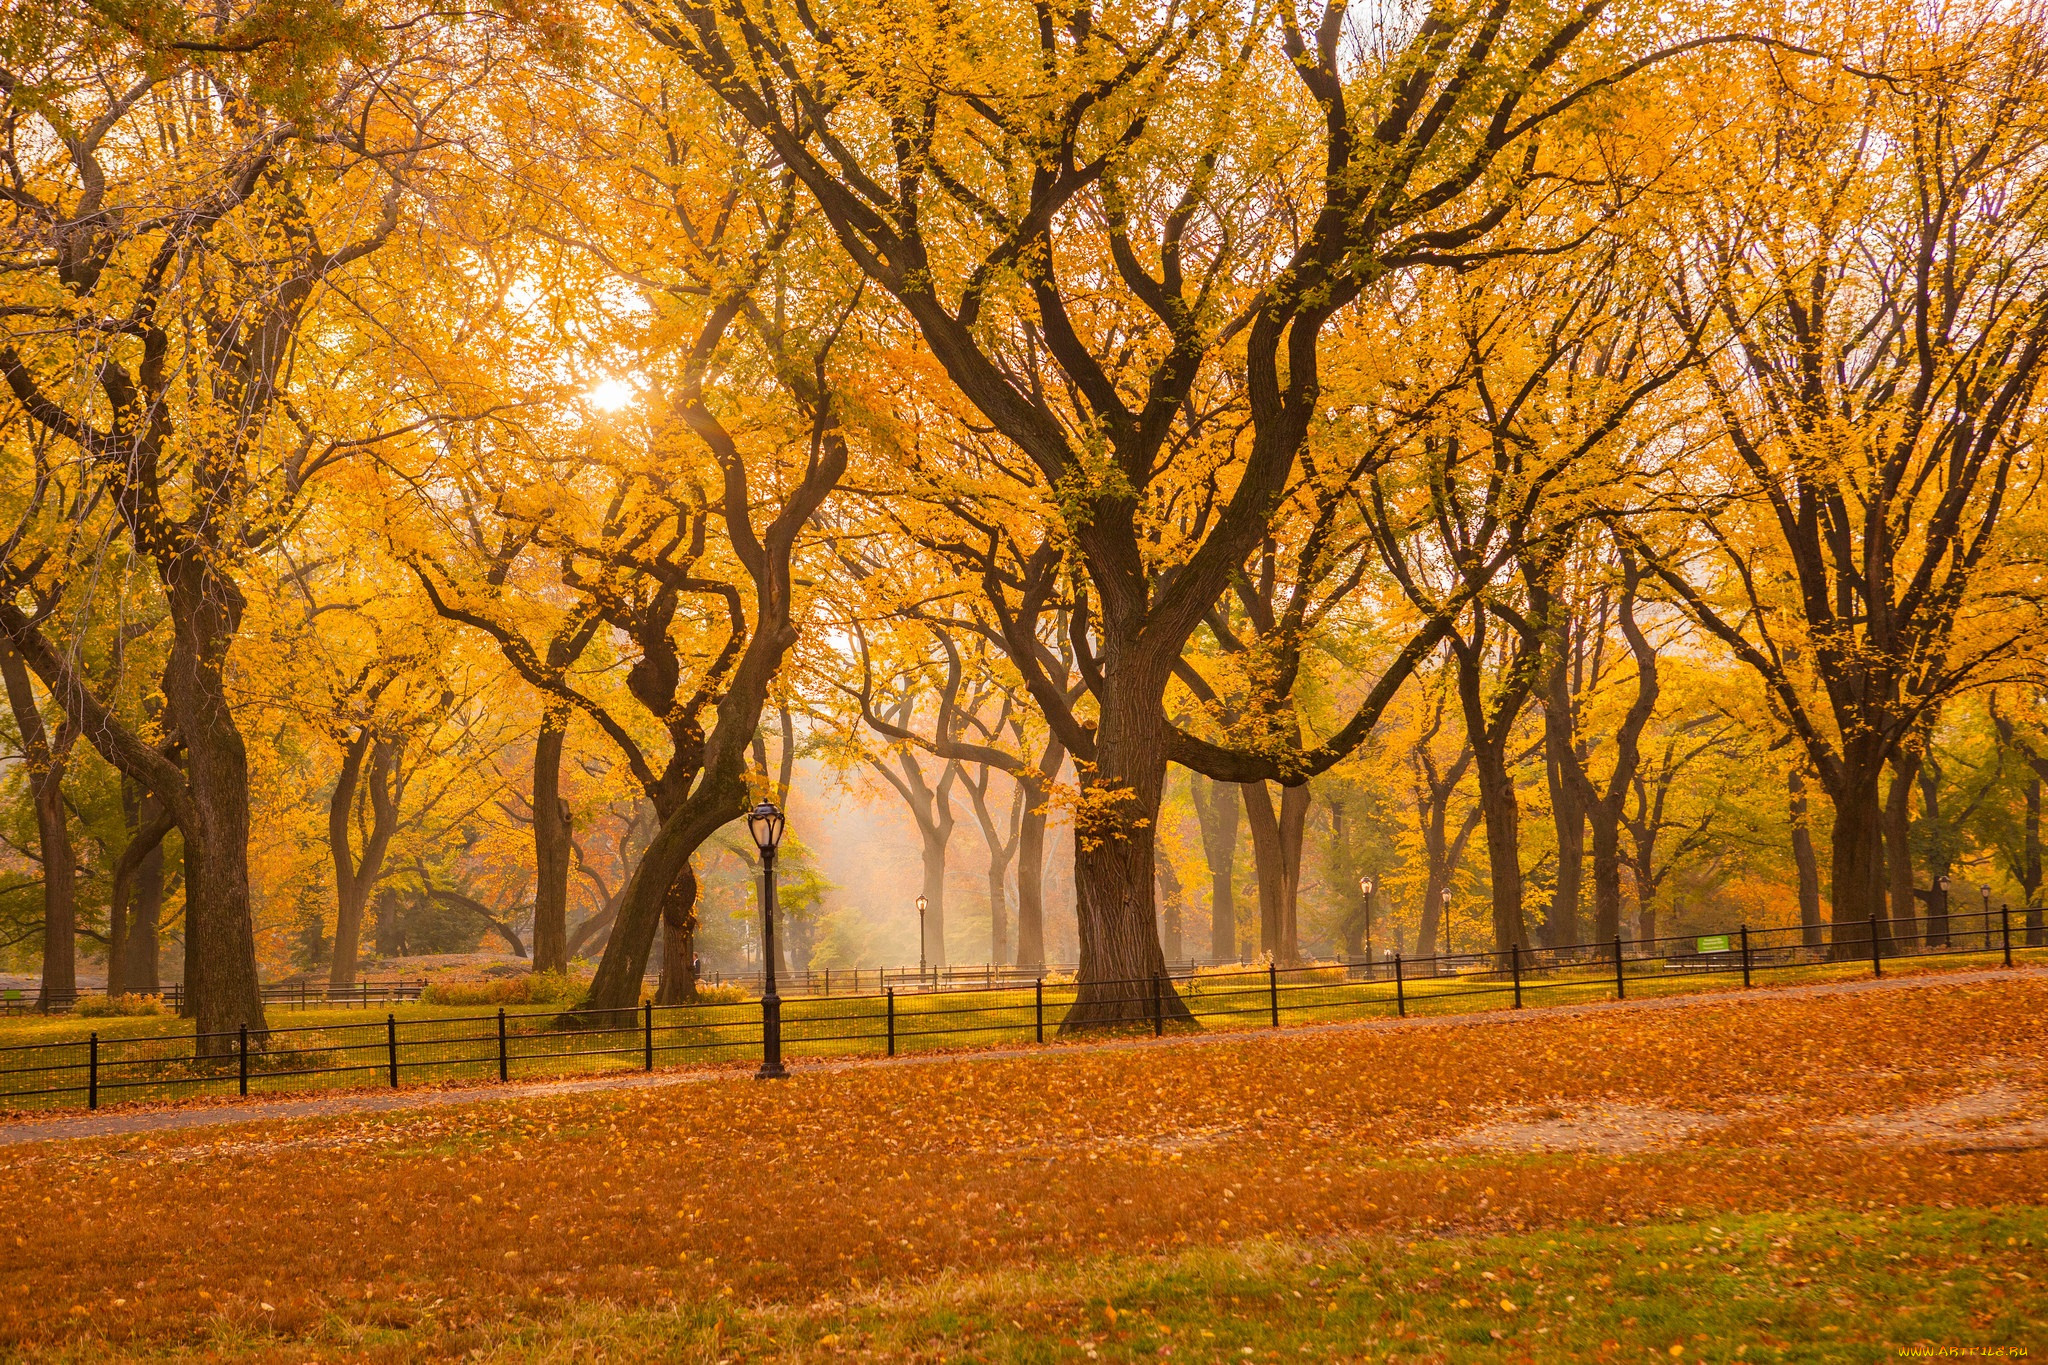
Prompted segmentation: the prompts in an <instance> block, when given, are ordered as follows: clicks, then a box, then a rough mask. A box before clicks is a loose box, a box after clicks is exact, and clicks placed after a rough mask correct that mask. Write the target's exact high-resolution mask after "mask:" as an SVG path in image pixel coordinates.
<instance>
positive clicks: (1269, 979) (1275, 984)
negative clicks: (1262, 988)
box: [1266, 959, 1280, 1028]
mask: <svg viewBox="0 0 2048 1365" xmlns="http://www.w3.org/2000/svg"><path fill="white" fill-rule="evenodd" d="M1266 1005H1267V1008H1268V1009H1269V1010H1270V1011H1271V1012H1272V1016H1273V1027H1274V1028H1279V1027H1280V968H1279V967H1278V966H1276V965H1274V963H1273V962H1272V960H1271V959H1268V960H1267V962H1266Z"/></svg>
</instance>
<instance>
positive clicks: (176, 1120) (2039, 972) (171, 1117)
mask: <svg viewBox="0 0 2048 1365" xmlns="http://www.w3.org/2000/svg"><path fill="white" fill-rule="evenodd" d="M1987 981H2048V968H2044V967H1990V968H1980V969H1970V970H1966V971H1953V972H1922V973H1918V974H1914V975H1910V976H1888V977H1884V978H1882V979H1875V980H1862V981H1830V982H1824V983H1821V984H1817V985H1808V986H1765V987H1759V988H1757V989H1755V990H1748V991H1744V990H1730V991H1701V992H1696V993H1688V994H1682V995H1666V996H1657V997H1655V998H1652V999H1649V1000H1607V1001H1597V1002H1594V1003H1591V1004H1584V1005H1548V1006H1537V1007H1535V1008H1532V1009H1525V1010H1520V1011H1517V1010H1490V1011H1487V1012H1485V1013H1482V1014H1442V1015H1429V1016H1422V1017H1417V1018H1409V1019H1356V1020H1346V1021H1342V1022H1338V1023H1330V1024H1296V1025H1289V1026H1287V1027H1285V1028H1282V1029H1279V1030H1277V1031H1276V1030H1262V1031H1257V1032H1254V1031H1251V1030H1243V1031H1239V1030H1231V1031H1228V1032H1225V1031H1221V1030H1218V1031H1214V1032H1208V1033H1183V1034H1175V1035H1173V1036H1170V1037H1166V1038H1115V1039H1106V1040H1103V1041H1101V1042H1087V1043H1053V1044H1049V1045H1046V1046H1033V1047H998V1048H983V1049H979V1050H976V1051H972V1052H935V1053H924V1054H920V1055H917V1056H911V1057H850V1058H844V1059H838V1060H830V1061H824V1060H821V1061H806V1060H803V1059H800V1058H799V1059H790V1060H789V1063H788V1064H789V1068H790V1071H791V1072H792V1073H793V1074H794V1075H796V1076H807V1075H817V1074H823V1073H827V1072H838V1071H854V1070H868V1069H871V1068H879V1067H893V1066H934V1065H939V1064H958V1063H961V1062H976V1061H988V1060H994V1059H999V1058H1014V1057H1039V1058H1057V1057H1059V1056H1061V1055H1063V1054H1066V1053H1069V1052H1074V1051H1077V1050H1078V1051H1090V1052H1100V1051H1112V1050H1124V1049H1135V1048H1148V1047H1201V1046H1205V1045H1213V1044H1215V1043H1219V1042H1224V1041H1229V1040H1244V1039H1247V1038H1251V1039H1256V1040H1258V1041H1259V1042H1262V1043H1275V1044H1286V1043H1295V1042H1308V1041H1312V1040H1314V1039H1317V1038H1322V1037H1327V1036H1328V1035H1330V1034H1332V1033H1357V1032H1369V1031H1375V1030H1381V1029H1415V1028H1515V1027H1520V1026H1522V1025H1525V1024H1532V1023H1536V1022H1539V1021H1541V1020H1546V1019H1568V1018H1574V1017H1577V1016H1581V1015H1588V1014H1609V1013H1614V1012H1617V1011H1628V1010H1670V1009H1688V1008H1693V1007H1696V1006H1701V1005H1749V1006H1757V1005H1769V1004H1772V1003H1775V1002H1777V1001H1781V1000H1788V999H1795V1000H1803V999H1812V998H1814V997H1817V996H1826V995H1862V994H1865V993H1868V992H1871V991H1910V990H1926V989H1930V988H1934V987H1942V986H1963V985H1971V984H1974V983H1978V982H1987ZM751 1075H752V1073H751V1072H748V1071H746V1070H743V1069H738V1068H729V1069H722V1070H717V1071H708V1070H700V1071H656V1072H652V1073H646V1072H643V1073H638V1074H634V1075H627V1076H599V1077H591V1078H587V1079H580V1080H555V1081H522V1082H514V1083H513V1084H510V1085H490V1086H465V1087H450V1088H446V1089H425V1088H421V1089H411V1090H362V1091H344V1092H341V1093H339V1094H332V1095H315V1096H308V1097H305V1098H302V1099H278V1100H234V1101H230V1102H227V1103H222V1104H187V1105H182V1106H179V1107H174V1108H173V1107H167V1108H163V1109H139V1110H125V1111H115V1112H111V1113H105V1114H78V1115H73V1116H70V1117H66V1118H55V1119H26V1120H17V1121H14V1122H6V1123H0V1147H11V1146H16V1145H19V1144H22V1143H29V1142H54V1141H59V1140H63V1139H67V1138H95V1137H121V1136H128V1135H134V1134H143V1133H165V1132H174V1131H177V1130H179V1129H184V1128H213V1127H221V1126H225V1125H228V1124H237V1123H258V1122H262V1121H264V1120H267V1119H298V1118H331V1117H335V1116H340V1115H348V1114H381V1113H392V1112H396V1111H404V1110H409V1109H434V1108H440V1107H443V1106H446V1105H451V1104H506V1103H512V1102H517V1101H520V1100H530V1099H545V1098H548V1097H550V1096H554V1095H582V1094H589V1093H591V1092H593V1091H600V1090H648V1089H658V1088H662V1087H666V1086H674V1085H702V1084H705V1083H707V1082H714V1081H738V1080H746V1079H750V1078H751Z"/></svg>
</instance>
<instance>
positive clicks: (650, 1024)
mask: <svg viewBox="0 0 2048 1365" xmlns="http://www.w3.org/2000/svg"><path fill="white" fill-rule="evenodd" d="M642 1040H643V1041H644V1042H645V1044H646V1047H647V1052H646V1057H645V1059H644V1060H645V1061H646V1065H645V1066H643V1067H641V1070H643V1071H652V1070H654V1002H653V1001H652V1000H650V1001H648V1002H647V1028H646V1032H645V1033H644V1034H643V1035H642Z"/></svg>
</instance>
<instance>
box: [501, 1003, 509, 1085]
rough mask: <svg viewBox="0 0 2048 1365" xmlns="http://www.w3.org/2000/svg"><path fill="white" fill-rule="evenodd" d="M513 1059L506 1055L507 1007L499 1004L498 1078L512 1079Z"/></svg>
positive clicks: (503, 1079) (502, 1079)
mask: <svg viewBox="0 0 2048 1365" xmlns="http://www.w3.org/2000/svg"><path fill="white" fill-rule="evenodd" d="M511 1060H512V1059H511V1058H510V1057H509V1056H507V1055H506V1052H505V1007H504V1006H503V1005H500V1006H498V1079H499V1080H501V1081H508V1080H510V1079H512V1077H511V1075H510V1072H511V1066H510V1062H511Z"/></svg>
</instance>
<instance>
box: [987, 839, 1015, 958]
mask: <svg viewBox="0 0 2048 1365" xmlns="http://www.w3.org/2000/svg"><path fill="white" fill-rule="evenodd" d="M988 960H989V961H990V962H1007V961H1009V960H1010V862H1009V859H1007V858H1004V859H1002V860H1001V861H998V860H997V856H996V851H995V849H994V848H990V850H989V857H988Z"/></svg>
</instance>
